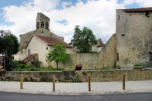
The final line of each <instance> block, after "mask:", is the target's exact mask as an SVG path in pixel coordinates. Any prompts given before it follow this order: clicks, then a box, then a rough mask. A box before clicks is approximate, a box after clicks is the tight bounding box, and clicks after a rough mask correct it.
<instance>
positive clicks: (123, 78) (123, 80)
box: [122, 75, 125, 90]
mask: <svg viewBox="0 0 152 101" xmlns="http://www.w3.org/2000/svg"><path fill="white" fill-rule="evenodd" d="M122 89H123V90H125V75H123V77H122Z"/></svg>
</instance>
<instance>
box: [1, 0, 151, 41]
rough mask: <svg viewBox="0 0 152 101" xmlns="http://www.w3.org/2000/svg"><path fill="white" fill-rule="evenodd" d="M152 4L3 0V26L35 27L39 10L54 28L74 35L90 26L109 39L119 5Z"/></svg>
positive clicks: (16, 30) (141, 2)
mask: <svg viewBox="0 0 152 101" xmlns="http://www.w3.org/2000/svg"><path fill="white" fill-rule="evenodd" d="M141 7H152V0H0V30H10V31H11V32H12V33H13V34H15V35H16V36H17V37H18V38H19V35H20V34H24V33H26V32H30V31H33V30H35V29H36V28H35V25H36V15H37V12H42V13H44V14H45V15H46V16H48V17H49V18H50V31H51V32H53V33H55V34H56V35H58V36H62V37H64V40H65V41H66V42H70V41H71V39H72V38H73V34H74V28H75V26H76V25H79V26H80V28H83V27H88V28H90V29H91V30H92V31H93V33H94V35H95V36H96V38H97V39H99V38H101V39H102V40H103V42H107V41H108V39H109V38H110V37H111V35H112V34H114V33H115V29H116V25H115V24H116V20H115V16H116V9H126V8H141Z"/></svg>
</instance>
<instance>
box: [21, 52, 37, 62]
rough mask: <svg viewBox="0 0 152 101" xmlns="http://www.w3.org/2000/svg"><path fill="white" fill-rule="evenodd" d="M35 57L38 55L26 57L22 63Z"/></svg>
mask: <svg viewBox="0 0 152 101" xmlns="http://www.w3.org/2000/svg"><path fill="white" fill-rule="evenodd" d="M36 56H38V54H31V55H29V56H28V57H26V58H25V59H24V60H23V61H24V62H25V63H27V62H29V61H30V60H31V59H33V58H35V57H36Z"/></svg>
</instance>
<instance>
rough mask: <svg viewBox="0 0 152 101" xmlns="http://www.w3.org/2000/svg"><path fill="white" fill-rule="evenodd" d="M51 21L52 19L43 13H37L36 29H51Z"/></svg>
mask: <svg viewBox="0 0 152 101" xmlns="http://www.w3.org/2000/svg"><path fill="white" fill-rule="evenodd" d="M49 23H50V19H49V18H48V17H47V16H45V15H44V14H43V13H40V12H39V13H37V18H36V29H40V28H44V29H46V30H50V29H49Z"/></svg>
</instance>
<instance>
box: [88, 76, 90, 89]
mask: <svg viewBox="0 0 152 101" xmlns="http://www.w3.org/2000/svg"><path fill="white" fill-rule="evenodd" d="M88 91H89V92H91V80H90V76H89V77H88Z"/></svg>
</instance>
